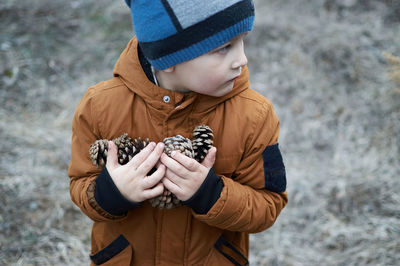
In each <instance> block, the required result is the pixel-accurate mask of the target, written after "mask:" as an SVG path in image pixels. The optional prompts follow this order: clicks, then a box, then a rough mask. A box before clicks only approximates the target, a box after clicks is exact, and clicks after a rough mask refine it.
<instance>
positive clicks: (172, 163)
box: [160, 153, 187, 176]
mask: <svg viewBox="0 0 400 266" xmlns="http://www.w3.org/2000/svg"><path fill="white" fill-rule="evenodd" d="M182 156H183V155H182ZM160 160H161V162H162V163H163V164H164V165H165V166H166V167H167V169H168V170H171V171H173V172H175V173H179V174H180V175H181V176H185V175H187V169H186V168H185V167H184V166H182V165H181V164H180V163H179V162H177V161H176V160H175V159H173V158H170V157H169V156H168V155H166V154H165V153H164V154H162V155H161V158H160Z"/></svg>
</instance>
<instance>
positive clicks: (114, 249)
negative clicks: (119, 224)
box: [90, 235, 133, 265]
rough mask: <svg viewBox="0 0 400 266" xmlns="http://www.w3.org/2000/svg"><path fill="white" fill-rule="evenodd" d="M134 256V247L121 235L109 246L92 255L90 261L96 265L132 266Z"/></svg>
mask: <svg viewBox="0 0 400 266" xmlns="http://www.w3.org/2000/svg"><path fill="white" fill-rule="evenodd" d="M132 254H133V249H132V246H131V245H130V244H129V242H128V240H126V238H125V237H124V236H123V235H120V236H119V237H117V238H116V239H115V240H114V241H113V242H111V243H110V244H109V245H108V246H106V247H105V248H103V249H102V250H100V251H98V252H97V253H95V254H93V255H90V259H91V260H92V262H93V263H94V264H95V265H130V264H131V260H132Z"/></svg>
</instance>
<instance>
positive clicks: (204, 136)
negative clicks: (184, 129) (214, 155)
mask: <svg viewBox="0 0 400 266" xmlns="http://www.w3.org/2000/svg"><path fill="white" fill-rule="evenodd" d="M213 143H214V134H213V131H212V129H211V128H210V127H209V126H206V125H201V126H197V127H196V128H195V129H194V130H193V140H192V145H193V151H194V157H193V158H194V159H195V160H196V161H198V162H200V163H201V162H202V161H203V160H204V158H205V157H206V155H207V152H208V150H209V149H211V147H212V146H213Z"/></svg>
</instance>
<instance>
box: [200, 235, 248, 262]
mask: <svg viewBox="0 0 400 266" xmlns="http://www.w3.org/2000/svg"><path fill="white" fill-rule="evenodd" d="M221 255H222V256H221ZM228 264H229V265H232V264H233V265H236V266H241V265H249V261H248V260H247V258H246V257H245V256H244V255H243V254H242V253H241V252H240V251H239V250H238V249H237V248H235V247H234V246H233V245H232V244H231V243H229V242H228V241H227V240H226V239H225V238H224V236H220V237H219V238H218V240H217V242H215V244H214V248H213V250H212V251H211V253H210V254H209V256H208V258H207V261H206V265H228Z"/></svg>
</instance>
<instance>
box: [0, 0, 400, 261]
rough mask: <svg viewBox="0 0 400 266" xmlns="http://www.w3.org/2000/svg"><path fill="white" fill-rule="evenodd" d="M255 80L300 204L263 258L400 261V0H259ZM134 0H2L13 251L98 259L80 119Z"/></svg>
mask: <svg viewBox="0 0 400 266" xmlns="http://www.w3.org/2000/svg"><path fill="white" fill-rule="evenodd" d="M255 6H256V11H257V13H256V24H255V28H254V31H253V32H252V33H250V34H249V35H248V37H247V39H246V53H247V55H248V59H249V68H250V73H251V77H250V79H251V83H252V88H253V89H255V90H257V91H259V92H260V93H262V94H263V95H265V96H266V97H267V98H269V99H270V100H271V101H272V103H273V104H274V107H275V109H276V112H277V114H278V116H279V118H280V120H281V134H280V140H279V142H280V147H281V150H282V153H283V156H284V161H285V165H286V170H287V178H288V193H289V204H288V206H287V207H286V208H285V209H284V211H283V212H282V214H281V215H280V217H279V218H278V220H277V222H276V223H275V225H274V226H273V227H271V228H270V229H269V230H267V231H265V232H263V233H259V234H255V235H252V236H251V252H250V255H251V257H250V263H251V265H279V266H280V265H305V266H308V265H346V266H347V265H398V262H399V261H400V207H399V206H400V194H399V191H400V179H399V176H400V159H399V158H400V89H399V87H400V84H396V83H395V82H394V81H393V80H391V79H390V78H389V73H390V69H391V68H390V66H389V65H388V63H387V60H386V59H385V57H384V56H383V52H387V53H389V54H392V55H395V56H400V0H381V1H378V0H297V1H282V0H280V1H278V0H258V1H255ZM132 33H133V30H132V28H131V22H130V14H129V12H128V9H127V8H126V7H125V6H124V1H122V0H121V1H113V3H111V2H110V1H105V0H97V1H94V0H90V1H89V0H87V1H83V0H76V1H61V0H53V1H50V0H32V1H30V2H29V5H26V4H25V5H21V1H19V3H17V1H15V0H6V1H1V3H0V96H1V97H0V136H1V142H0V150H1V157H0V158H1V159H0V202H1V204H0V265H84V264H88V263H89V258H88V254H89V249H90V228H91V221H90V220H89V219H88V218H87V217H85V216H84V215H83V214H82V213H81V212H80V210H79V209H78V208H77V207H76V206H75V205H74V204H73V203H72V202H71V200H70V198H69V188H68V186H69V178H68V176H67V167H68V163H69V158H70V150H69V148H70V147H69V146H70V137H71V120H72V116H73V113H74V110H75V107H76V105H77V103H78V101H79V100H80V98H81V96H82V95H83V93H84V91H85V90H86V88H87V87H89V86H90V85H93V84H95V83H97V82H99V81H101V80H104V79H108V78H110V77H111V76H112V68H113V65H114V63H115V61H116V59H117V57H118V55H119V53H120V52H121V51H122V49H123V47H124V46H125V45H126V43H127V42H128V40H129V39H130V38H131V36H132Z"/></svg>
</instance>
